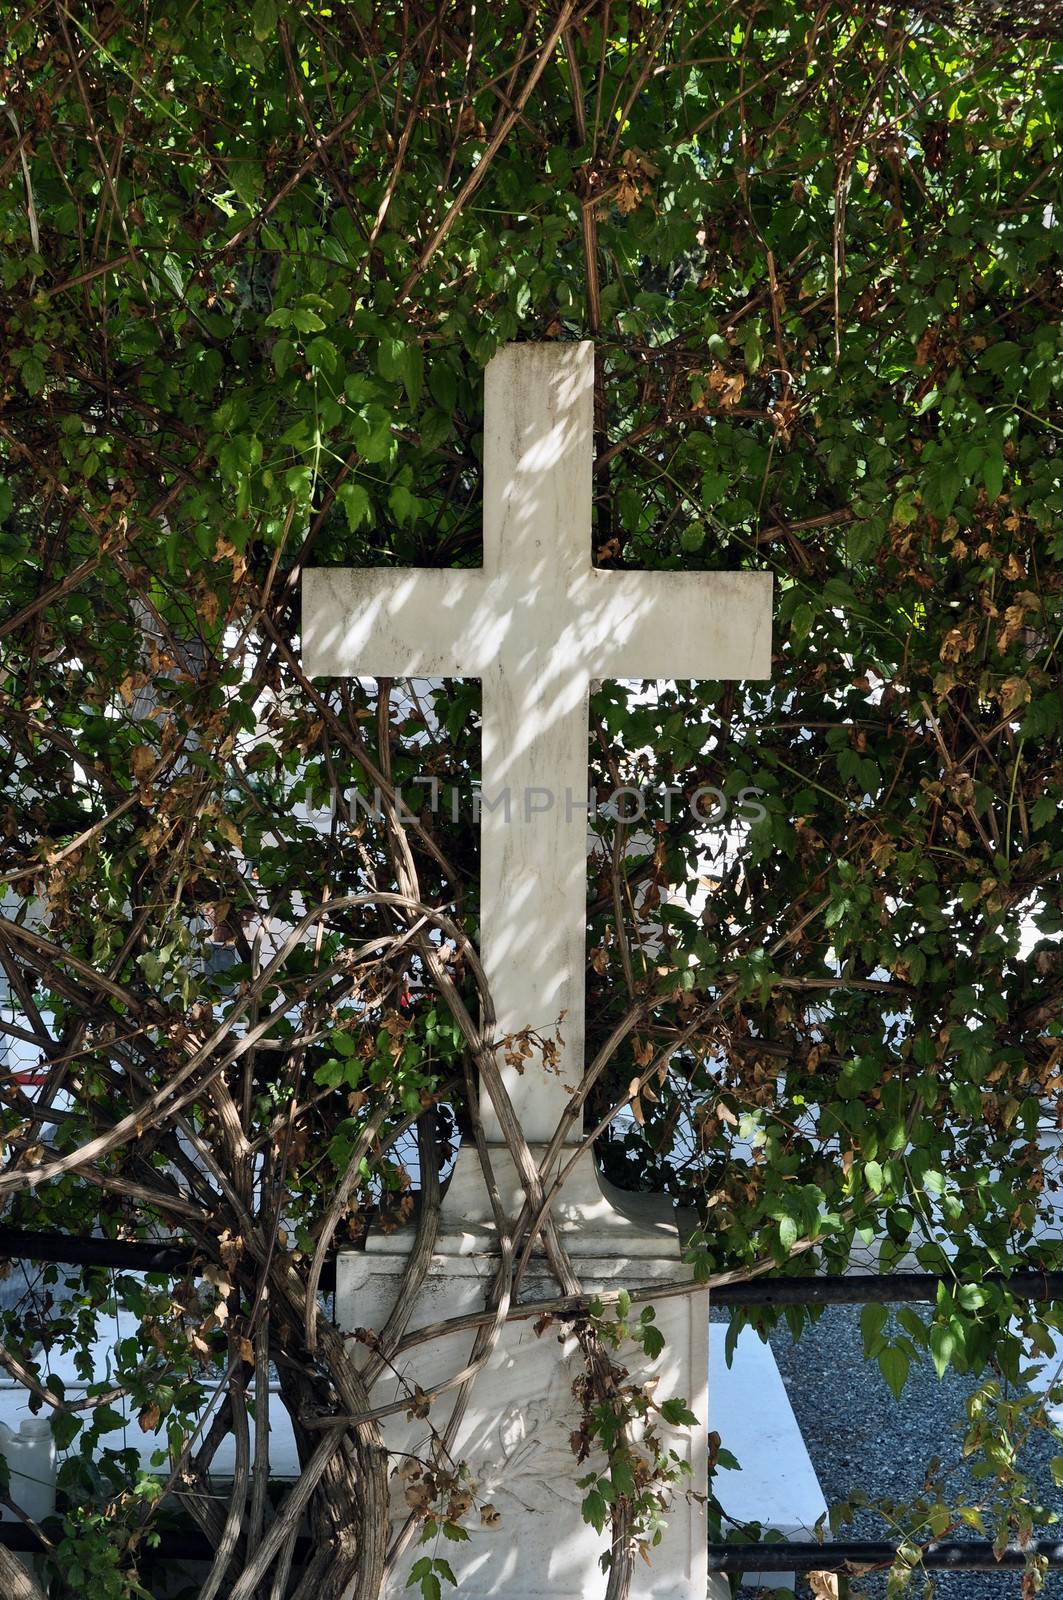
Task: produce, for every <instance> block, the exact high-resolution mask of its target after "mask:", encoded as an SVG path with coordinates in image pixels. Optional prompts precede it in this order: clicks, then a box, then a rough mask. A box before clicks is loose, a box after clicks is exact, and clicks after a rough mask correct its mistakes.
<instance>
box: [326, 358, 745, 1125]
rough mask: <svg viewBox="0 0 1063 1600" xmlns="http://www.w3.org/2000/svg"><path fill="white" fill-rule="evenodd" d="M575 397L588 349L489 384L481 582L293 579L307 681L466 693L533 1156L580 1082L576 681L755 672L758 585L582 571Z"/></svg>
mask: <svg viewBox="0 0 1063 1600" xmlns="http://www.w3.org/2000/svg"><path fill="white" fill-rule="evenodd" d="M593 386H594V346H593V344H590V343H582V344H515V345H508V346H506V347H505V348H504V349H502V350H500V351H499V353H498V354H497V355H496V356H495V357H494V359H493V360H492V362H491V363H490V365H489V366H488V368H487V375H486V394H485V404H484V529H483V544H484V555H483V566H482V567H481V568H477V569H460V570H456V569H450V568H448V569H441V570H434V569H427V568H417V569H412V570H411V569H403V568H392V567H387V568H379V567H371V568H346V567H334V568H316V569H311V570H309V571H307V572H306V573H305V574H304V576H303V616H302V644H303V662H304V666H305V668H306V671H307V674H308V675H309V676H310V677H312V678H316V677H323V676H326V675H335V676H345V677H354V676H357V675H359V674H362V673H371V674H375V675H377V676H381V677H389V678H405V677H426V678H431V677H462V678H464V677H470V678H480V679H482V680H483V750H482V755H483V796H484V805H483V808H482V811H481V819H480V876H481V886H480V954H481V958H482V960H483V965H484V968H485V971H486V974H487V978H488V980H489V983H490V986H491V990H492V994H493V997H494V1002H495V1008H496V1015H497V1020H498V1032H499V1037H501V1036H503V1035H506V1034H510V1033H516V1032H518V1031H520V1030H521V1029H524V1028H526V1027H529V1026H531V1027H534V1028H536V1029H539V1030H542V1031H543V1032H552V1030H553V1027H554V1025H555V1023H556V1021H557V1019H558V1017H559V1016H560V1014H561V1013H562V1012H564V1013H565V1020H564V1022H563V1024H562V1029H561V1031H562V1036H563V1039H564V1049H563V1051H562V1063H561V1073H560V1075H559V1076H555V1075H551V1074H547V1073H544V1072H542V1071H541V1070H538V1069H537V1068H536V1067H535V1065H534V1064H533V1063H529V1064H528V1065H527V1067H526V1069H525V1072H524V1074H523V1076H520V1075H518V1074H517V1073H516V1072H515V1071H514V1070H513V1069H512V1068H504V1076H505V1078H506V1082H507V1087H508V1090H509V1093H510V1094H511V1096H512V1098H513V1102H514V1107H515V1109H516V1111H517V1114H518V1116H519V1117H520V1119H521V1122H522V1124H523V1127H524V1131H525V1135H526V1137H527V1138H528V1140H529V1141H530V1142H531V1143H533V1144H534V1143H544V1142H546V1141H548V1140H549V1139H550V1138H551V1137H552V1135H553V1133H554V1130H555V1129H556V1127H557V1124H558V1122H559V1120H560V1118H561V1115H562V1113H563V1111H564V1109H565V1106H566V1104H567V1100H568V1095H567V1093H566V1085H569V1086H571V1085H575V1084H577V1083H578V1082H579V1079H580V1075H581V1073H582V1070H583V1044H584V1015H583V1012H584V984H585V963H586V929H587V912H586V895H587V889H586V875H587V803H586V801H587V784H588V752H587V735H588V711H587V697H588V691H589V684H590V680H591V679H592V678H671V679H674V678H715V679H721V678H766V677H768V676H769V673H770V667H771V575H770V574H769V573H764V572H694V573H690V572H609V571H599V570H597V569H596V568H595V567H594V566H593V565H592V561H591V469H592V464H593V434H594V403H593ZM507 797H508V802H507ZM481 1109H482V1113H483V1119H484V1125H485V1128H486V1131H487V1136H488V1138H489V1139H492V1140H497V1139H499V1137H500V1135H499V1131H498V1126H497V1122H496V1120H495V1117H494V1114H493V1111H492V1109H491V1106H490V1104H488V1103H486V1099H485V1103H484V1104H483V1105H482V1108H481ZM579 1137H580V1131H579V1129H578V1128H577V1129H574V1130H573V1132H572V1138H573V1139H574V1140H578V1139H579Z"/></svg>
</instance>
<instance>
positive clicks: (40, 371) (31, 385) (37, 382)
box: [21, 356, 45, 394]
mask: <svg viewBox="0 0 1063 1600" xmlns="http://www.w3.org/2000/svg"><path fill="white" fill-rule="evenodd" d="M21 375H22V382H23V385H24V387H25V389H26V391H27V393H29V394H40V392H41V390H42V389H43V388H44V379H45V372H44V364H43V362H41V361H38V360H37V357H36V356H30V358H29V360H28V361H24V362H23V363H22V373H21Z"/></svg>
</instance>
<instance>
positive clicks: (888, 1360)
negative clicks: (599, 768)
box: [878, 1344, 911, 1400]
mask: <svg viewBox="0 0 1063 1600" xmlns="http://www.w3.org/2000/svg"><path fill="white" fill-rule="evenodd" d="M878 1365H879V1371H880V1372H881V1373H882V1376H883V1377H884V1378H885V1380H886V1383H887V1384H888V1386H889V1388H890V1390H891V1392H892V1394H893V1396H894V1398H895V1399H897V1400H899V1399H900V1397H901V1392H902V1390H903V1389H904V1385H905V1383H906V1382H907V1381H908V1372H909V1368H910V1367H911V1360H910V1358H909V1357H908V1355H907V1353H906V1352H905V1351H904V1350H902V1349H901V1348H900V1346H899V1345H895V1344H888V1345H886V1346H885V1347H884V1348H883V1349H882V1350H880V1351H879V1353H878Z"/></svg>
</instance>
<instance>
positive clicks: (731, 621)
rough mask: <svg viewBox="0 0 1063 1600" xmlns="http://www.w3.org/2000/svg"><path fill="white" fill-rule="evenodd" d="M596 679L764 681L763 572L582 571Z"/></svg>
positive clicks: (767, 641)
mask: <svg viewBox="0 0 1063 1600" xmlns="http://www.w3.org/2000/svg"><path fill="white" fill-rule="evenodd" d="M590 579H591V583H590V594H591V596H592V604H591V607H590V610H589V613H588V615H589V616H590V618H591V624H590V630H589V632H590V637H589V638H588V640H587V645H588V664H589V665H590V671H591V675H592V676H593V677H596V678H715V679H737V678H767V677H770V676H771V593H772V576H771V573H770V572H606V571H600V570H595V571H593V572H592V573H591V574H590Z"/></svg>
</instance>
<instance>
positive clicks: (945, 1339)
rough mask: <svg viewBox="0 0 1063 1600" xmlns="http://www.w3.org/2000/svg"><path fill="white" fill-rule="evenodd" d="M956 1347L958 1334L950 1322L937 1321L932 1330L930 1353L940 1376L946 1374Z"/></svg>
mask: <svg viewBox="0 0 1063 1600" xmlns="http://www.w3.org/2000/svg"><path fill="white" fill-rule="evenodd" d="M955 1349H956V1335H955V1333H954V1332H953V1330H952V1329H951V1328H950V1327H949V1325H948V1323H945V1322H935V1324H934V1326H933V1327H932V1328H931V1330H930V1354H931V1357H932V1359H933V1362H934V1371H935V1372H936V1373H937V1375H938V1377H939V1378H943V1377H944V1376H945V1371H946V1368H947V1367H948V1364H949V1362H950V1361H951V1360H952V1357H953V1353H954V1352H955Z"/></svg>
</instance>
